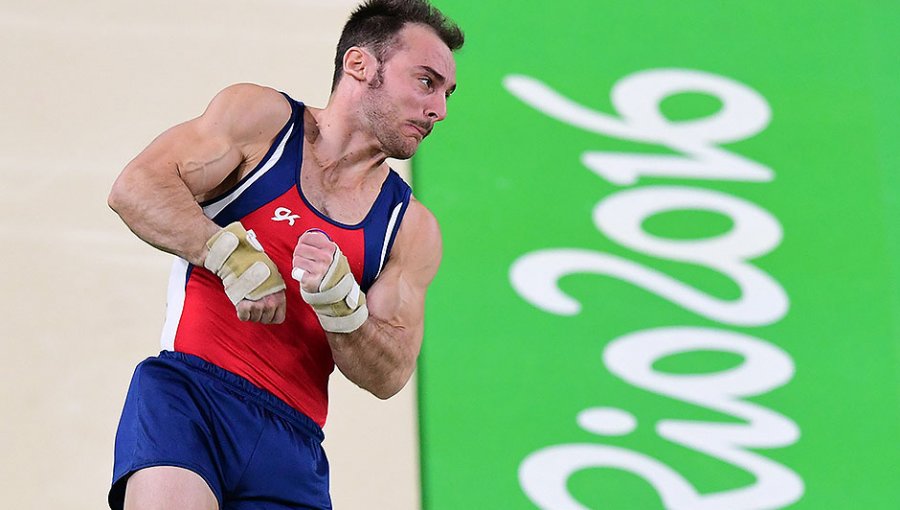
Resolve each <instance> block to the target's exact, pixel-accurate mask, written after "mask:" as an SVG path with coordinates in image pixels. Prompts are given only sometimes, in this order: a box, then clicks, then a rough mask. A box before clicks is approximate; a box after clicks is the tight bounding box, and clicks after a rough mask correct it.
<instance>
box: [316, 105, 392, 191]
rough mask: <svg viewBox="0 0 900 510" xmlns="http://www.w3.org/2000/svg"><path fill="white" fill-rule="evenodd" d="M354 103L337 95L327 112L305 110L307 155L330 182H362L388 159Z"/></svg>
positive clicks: (325, 110)
mask: <svg viewBox="0 0 900 510" xmlns="http://www.w3.org/2000/svg"><path fill="white" fill-rule="evenodd" d="M353 99H354V98H348V97H345V95H344V94H340V95H339V94H337V93H335V94H333V95H332V97H331V98H330V99H329V101H328V105H327V106H326V107H325V108H323V109H315V108H307V110H306V112H307V113H306V116H305V119H304V123H305V130H304V131H305V137H306V142H307V144H308V145H307V147H308V150H309V152H308V154H309V155H310V156H311V157H312V158H313V160H314V161H315V163H316V166H318V167H319V168H320V169H321V170H322V174H323V177H324V178H325V180H328V181H335V182H336V181H341V182H346V181H347V180H350V181H356V182H361V181H362V180H363V179H365V177H366V176H368V175H371V174H373V173H374V171H375V170H377V169H379V168H381V167H382V165H384V162H385V160H386V159H387V155H386V154H385V153H384V152H383V150H382V147H381V143H380V142H379V141H378V139H377V138H376V137H375V135H374V134H373V133H372V132H371V129H370V128H369V126H368V125H367V123H366V119H365V118H364V116H363V115H362V112H361V111H360V110H359V108H358V106H355V105H358V104H359V101H358V100H357V101H353ZM348 184H350V183H349V182H348Z"/></svg>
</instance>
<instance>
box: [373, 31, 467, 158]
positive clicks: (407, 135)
mask: <svg viewBox="0 0 900 510" xmlns="http://www.w3.org/2000/svg"><path fill="white" fill-rule="evenodd" d="M455 89H456V63H455V62H454V60H453V53H452V52H451V51H450V48H448V47H447V45H446V44H444V42H443V41H442V40H441V38H440V37H438V35H437V34H436V33H435V32H434V30H432V29H431V28H430V27H427V26H425V25H419V24H412V23H411V24H408V25H406V26H405V27H403V28H402V29H401V30H400V32H398V34H397V38H396V41H395V42H394V47H393V48H390V49H389V50H388V54H387V56H386V58H385V61H384V62H382V63H381V64H378V68H377V71H376V72H375V73H374V76H373V77H372V78H371V79H370V80H369V83H368V88H367V90H366V92H365V94H364V98H363V101H362V108H363V114H364V117H365V119H366V120H367V121H368V123H369V127H370V128H371V129H372V131H373V133H374V135H375V137H376V138H377V139H378V141H379V142H380V144H381V146H382V150H383V151H384V153H385V154H387V155H388V157H392V158H397V159H408V158H410V157H412V155H413V154H415V152H416V150H417V149H418V147H419V144H420V143H421V142H422V140H423V139H425V137H427V136H428V135H429V134H430V133H431V130H432V129H433V128H434V125H435V124H436V123H437V122H440V121H442V120H444V118H446V117H447V99H448V98H449V97H450V94H452V93H453V91H454V90H455Z"/></svg>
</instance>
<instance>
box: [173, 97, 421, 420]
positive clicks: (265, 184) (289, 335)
mask: <svg viewBox="0 0 900 510" xmlns="http://www.w3.org/2000/svg"><path fill="white" fill-rule="evenodd" d="M285 97H286V98H287V99H288V101H289V102H290V104H291V118H290V120H289V121H288V122H287V124H285V126H284V127H283V128H282V129H281V131H280V132H279V133H278V135H277V137H276V138H275V141H274V142H273V144H272V146H271V148H270V149H269V151H268V153H267V154H266V155H265V157H264V158H263V159H262V161H260V163H259V164H258V165H257V166H256V168H254V169H253V171H251V172H250V173H249V174H247V175H246V176H245V177H244V178H243V179H241V181H240V182H239V183H237V184H236V185H235V186H234V187H232V188H231V189H230V190H228V191H227V192H225V193H223V194H222V195H221V196H219V197H217V198H215V199H213V200H210V201H208V202H204V203H202V204H200V205H201V207H202V208H203V212H204V214H206V216H207V217H209V218H210V219H212V220H213V221H214V222H215V223H216V224H218V225H220V226H225V225H228V224H229V223H231V222H233V221H238V220H239V221H240V222H241V223H242V224H243V225H244V228H246V229H247V230H253V231H254V232H255V233H256V236H257V238H258V239H259V242H260V243H261V244H262V246H263V248H264V249H265V251H266V254H267V255H268V256H269V257H270V258H271V259H272V261H274V262H275V265H276V266H277V267H278V270H279V271H280V272H281V275H282V278H283V279H284V281H285V284H286V285H287V289H286V290H285V296H286V298H287V314H286V318H285V321H284V322H283V323H282V324H269V325H263V324H257V323H251V322H241V321H240V320H239V319H238V318H237V314H236V312H235V308H234V305H232V304H231V301H229V300H228V297H227V296H226V295H225V292H224V289H223V288H222V281H221V280H220V279H219V278H218V277H217V276H216V275H215V274H213V273H211V272H209V271H208V270H206V269H205V268H203V267H198V266H194V265H192V264H189V263H188V262H187V261H185V260H183V259H177V260H176V261H175V264H174V265H173V268H172V273H171V276H170V277H169V287H168V300H167V307H166V323H165V326H164V327H163V334H162V348H163V350H173V351H178V352H184V353H188V354H193V355H195V356H199V357H200V358H203V359H205V360H206V361H209V362H210V363H213V364H215V365H218V366H220V367H222V368H224V369H226V370H229V371H230V372H233V373H235V374H237V375H239V376H241V377H244V378H245V379H247V380H249V381H250V382H252V383H253V384H255V385H257V386H259V387H261V388H264V389H266V390H268V391H270V392H271V393H273V394H275V395H276V396H278V397H279V398H281V399H282V400H284V401H285V402H286V403H288V404H289V405H291V406H292V407H294V408H295V409H297V410H299V411H300V412H302V413H303V414H305V415H307V416H309V417H310V418H311V419H312V420H313V421H315V422H316V423H318V424H319V425H320V426H322V425H324V423H325V418H326V416H327V413H328V378H329V376H330V375H331V372H332V371H333V370H334V360H333V358H332V354H331V348H330V346H329V345H328V341H327V339H326V337H325V332H324V331H323V330H322V327H321V326H320V325H319V321H318V319H317V318H316V315H315V312H313V310H312V308H311V307H310V306H309V305H307V304H306V303H305V302H304V301H303V300H302V298H301V297H300V288H299V283H298V282H297V281H296V280H294V279H292V278H291V277H290V274H291V258H292V255H293V251H294V247H295V246H296V244H297V238H298V237H300V235H301V234H302V233H303V232H305V231H307V230H309V229H311V228H317V229H321V230H323V231H325V232H326V233H327V234H328V235H329V236H330V237H331V239H332V240H333V241H334V242H336V243H337V244H338V246H340V247H341V251H342V252H343V253H344V255H346V257H347V259H348V261H349V262H350V268H351V270H352V271H353V275H354V276H355V277H356V279H357V281H358V282H360V286H361V287H362V289H363V290H364V291H365V290H368V288H369V287H370V286H371V285H372V283H373V282H374V281H375V278H376V277H377V276H378V274H379V272H380V271H381V269H382V268H383V267H384V264H385V262H386V261H387V259H388V257H389V256H390V252H391V246H392V244H393V242H394V239H395V238H396V235H397V231H398V230H399V227H400V222H401V221H402V219H403V215H404V213H405V212H406V209H407V207H408V206H409V201H410V196H411V191H410V188H409V186H408V185H407V184H406V183H405V182H404V181H403V179H401V178H400V176H399V175H397V173H396V172H394V171H393V170H391V171H390V172H389V174H388V177H387V178H386V179H385V181H384V183H383V185H382V188H381V191H380V193H379V194H378V196H377V198H376V199H375V202H374V204H373V205H372V207H371V209H370V210H369V212H368V214H367V215H366V217H365V218H364V219H363V220H362V221H361V222H360V223H358V224H356V225H346V224H343V223H339V222H337V221H334V220H332V219H330V218H328V217H327V216H325V215H324V214H322V213H321V212H319V211H317V210H316V208H315V207H314V206H313V205H312V204H310V203H309V202H308V201H307V200H306V198H305V197H304V196H303V192H302V190H301V189H300V167H301V162H302V161H303V117H304V116H303V110H304V105H303V103H300V102H298V101H295V100H293V99H292V98H290V97H288V96H287V95H285Z"/></svg>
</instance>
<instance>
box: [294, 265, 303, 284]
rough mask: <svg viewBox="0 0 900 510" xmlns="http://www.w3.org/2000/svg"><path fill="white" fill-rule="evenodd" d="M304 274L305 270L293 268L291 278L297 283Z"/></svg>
mask: <svg viewBox="0 0 900 510" xmlns="http://www.w3.org/2000/svg"><path fill="white" fill-rule="evenodd" d="M304 273H306V270H305V269H300V268H299V267H295V268H294V269H293V270H291V278H293V279H295V280H297V281H298V282H299V281H300V279H301V278H303V275H304Z"/></svg>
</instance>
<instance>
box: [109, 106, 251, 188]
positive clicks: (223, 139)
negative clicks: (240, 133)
mask: <svg viewBox="0 0 900 510" xmlns="http://www.w3.org/2000/svg"><path fill="white" fill-rule="evenodd" d="M242 161H243V155H242V153H241V151H240V149H239V147H238V146H237V145H236V144H234V143H233V142H232V141H231V140H230V139H229V137H228V136H227V135H226V134H224V133H221V132H217V130H216V128H215V126H210V121H209V119H204V118H203V117H198V118H196V119H193V120H191V121H188V122H185V123H183V124H179V125H177V126H175V127H172V128H170V129H168V130H166V131H165V132H164V133H162V134H161V135H159V136H158V137H157V138H156V139H155V140H153V142H151V143H150V145H149V146H147V148H146V149H144V150H143V151H142V152H141V153H140V154H138V156H137V157H136V158H134V160H133V161H131V163H129V164H128V166H126V167H125V170H124V171H123V172H122V175H123V177H131V178H133V179H143V180H153V181H157V180H168V181H174V180H176V179H177V180H179V181H181V182H183V183H184V185H185V186H186V187H187V188H188V190H190V192H191V194H192V195H194V196H195V197H200V196H203V195H204V194H206V193H209V192H210V191H212V190H213V189H215V188H216V187H217V186H219V185H220V184H222V182H223V181H224V180H225V179H226V178H227V177H228V176H229V175H230V174H231V173H233V172H234V171H235V169H237V168H238V167H239V166H240V164H241V162H242Z"/></svg>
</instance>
